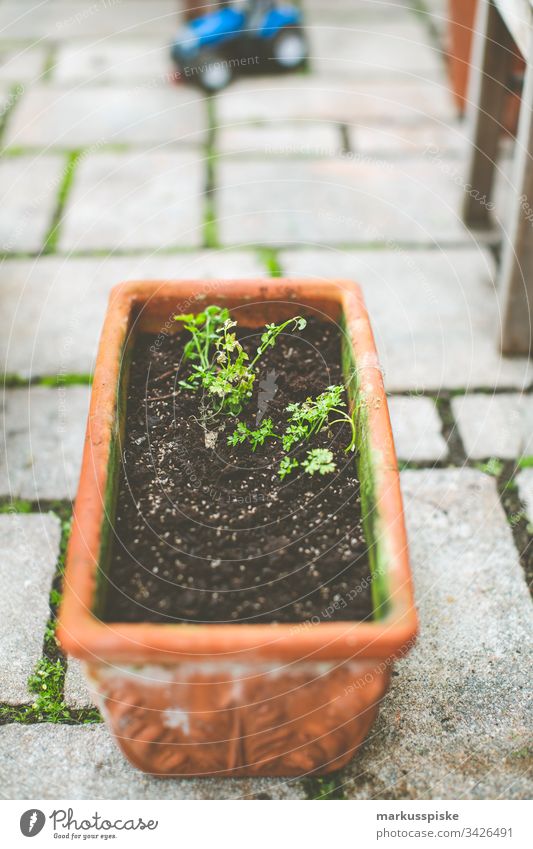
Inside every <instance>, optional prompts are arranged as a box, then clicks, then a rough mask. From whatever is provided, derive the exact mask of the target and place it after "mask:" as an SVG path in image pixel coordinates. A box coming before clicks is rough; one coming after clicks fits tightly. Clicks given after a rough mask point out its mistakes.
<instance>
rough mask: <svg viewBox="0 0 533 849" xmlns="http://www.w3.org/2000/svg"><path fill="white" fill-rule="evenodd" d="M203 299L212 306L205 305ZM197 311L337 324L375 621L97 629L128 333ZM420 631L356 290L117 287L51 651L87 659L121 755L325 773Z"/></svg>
mask: <svg viewBox="0 0 533 849" xmlns="http://www.w3.org/2000/svg"><path fill="white" fill-rule="evenodd" d="M206 297H208V298H209V300H208V301H206ZM206 303H217V304H220V305H223V306H227V307H229V308H230V309H232V308H236V307H238V306H242V305H246V307H247V308H246V310H245V313H246V319H245V321H244V322H243V320H242V318H241V313H239V323H241V322H242V323H244V324H249V325H250V326H254V325H256V326H257V325H261V324H264V323H265V322H267V321H268V322H270V321H278V320H280V319H281V318H284V317H285V318H288V317H290V316H291V315H293V314H294V312H295V305H297V308H296V311H297V312H299V313H304V314H305V313H309V312H311V313H312V312H313V311H319V312H320V314H321V317H322V318H324V317H327V318H329V319H332V320H335V321H339V322H343V323H344V327H345V331H346V338H347V339H348V340H349V341H348V342H347V343H346V346H345V347H346V350H345V351H344V355H345V356H344V362H345V363H346V368H347V369H349V374H351V375H352V377H351V380H350V383H349V390H350V395H351V398H352V403H353V405H354V409H355V410H356V411H357V419H358V428H359V434H360V446H359V450H358V453H357V459H356V461H355V462H357V463H358V467H359V474H358V476H359V479H360V480H361V493H362V509H363V519H364V523H365V534H366V538H367V543H368V545H369V550H370V557H371V566H372V594H373V599H374V607H375V611H377V612H376V613H375V615H374V618H373V620H372V621H367V622H331V621H330V622H327V621H326V622H324V621H320V622H318V623H315V624H313V623H304V624H299V625H297V624H276V625H268V624H267V625H263V624H250V625H247V624H221V625H217V624H214V625H209V624H207V625H187V624H142V623H141V624H124V623H123V624H121V623H119V622H117V623H109V622H103V621H101V620H100V619H99V618H98V617H97V615H96V612H95V611H98V609H99V592H100V582H99V574H100V573H101V570H103V571H104V572H105V570H106V568H107V565H106V564H107V558H108V554H109V548H110V546H109V539H110V533H111V532H112V525H113V515H114V508H115V500H116V486H117V477H118V474H117V473H118V472H119V456H118V454H119V452H118V451H117V444H118V443H119V442H120V434H121V433H122V432H123V428H124V418H125V416H124V403H123V401H124V398H125V387H126V385H127V381H128V357H129V353H130V351H131V347H132V340H133V339H134V338H135V335H136V334H137V333H138V332H139V331H141V330H142V331H149V332H153V333H165V334H168V333H172V332H176V331H177V330H178V329H179V326H178V324H177V322H174V321H173V320H172V316H173V315H174V314H176V313H179V312H183V311H193V312H194V311H195V309H197V311H201V310H202V309H203V308H204V306H205V305H206ZM416 628H417V619H416V613H415V609H414V606H413V595H412V585H411V573H410V568H409V560H408V552H407V541H406V533H405V527H404V518H403V508H402V499H401V494H400V484H399V476H398V469H397V462H396V456H395V451H394V445H393V439H392V434H391V428H390V422H389V415H388V410H387V401H386V397H385V392H384V389H383V382H382V375H381V371H380V368H379V365H378V361H377V356H376V350H375V346H374V340H373V336H372V331H371V329H370V325H369V321H368V317H367V313H366V310H365V307H364V303H363V298H362V295H361V292H360V290H359V289H358V287H357V286H355V285H354V284H352V283H349V282H344V281H334V282H327V283H324V282H319V281H313V280H301V281H295V280H252V281H225V282H221V281H218V282H217V283H216V284H213V282H202V281H186V282H167V281H165V282H158V281H151V282H139V283H128V284H123V285H120V286H118V287H116V288H115V289H114V290H113V292H112V294H111V297H110V303H109V308H108V312H107V317H106V320H105V325H104V329H103V333H102V338H101V341H100V348H99V353H98V359H97V364H96V371H95V376H94V383H93V389H92V400H91V407H90V412H89V420H88V426H87V436H86V442H85V450H84V456H83V465H82V472H81V479H80V484H79V490H78V495H77V499H76V505H75V511H74V522H73V530H72V536H71V539H70V544H69V548H68V555H67V568H66V577H65V594H64V601H63V605H62V608H61V613H60V623H59V638H60V640H61V643H62V646H63V648H64V649H65V650H66V651H67V652H68V653H69V654H70V655H73V656H75V657H78V658H81V659H82V661H84V668H85V672H86V674H87V676H88V679H89V681H90V684H91V687H92V688H93V690H95V691H96V693H97V697H98V701H99V705H100V708H101V710H102V713H103V716H104V717H105V720H106V722H107V724H108V725H109V727H110V729H111V730H112V731H113V733H114V735H115V736H116V738H117V741H118V744H119V745H120V747H121V749H122V751H123V752H124V754H125V755H126V756H127V757H128V758H129V760H130V761H131V762H132V763H133V764H134V765H135V766H137V767H139V768H140V769H142V770H145V771H146V772H149V773H155V774H158V775H174V776H176V775H179V776H190V775H269V776H274V775H297V774H304V773H308V772H310V771H319V772H329V771H331V770H334V769H337V768H339V767H341V766H342V765H343V764H345V763H346V762H347V761H348V760H349V759H350V758H351V757H352V756H353V754H354V752H355V751H356V749H357V747H358V746H359V745H360V744H361V742H362V741H363V739H364V738H365V735H366V734H367V732H368V730H369V728H370V726H371V725H372V722H373V720H374V718H375V716H376V713H377V710H378V706H379V702H380V699H381V698H382V697H383V695H384V693H385V692H386V690H387V687H388V684H389V678H390V671H391V663H392V661H393V660H394V658H395V657H398V656H401V655H403V654H404V653H405V652H406V651H407V650H408V649H409V647H410V646H411V644H412V642H413V640H414V637H415V633H416Z"/></svg>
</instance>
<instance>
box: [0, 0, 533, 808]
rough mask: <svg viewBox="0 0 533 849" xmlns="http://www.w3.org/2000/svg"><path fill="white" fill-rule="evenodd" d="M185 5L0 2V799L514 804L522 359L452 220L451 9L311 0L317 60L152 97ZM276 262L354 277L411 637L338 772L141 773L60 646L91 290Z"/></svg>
mask: <svg viewBox="0 0 533 849" xmlns="http://www.w3.org/2000/svg"><path fill="white" fill-rule="evenodd" d="M176 6H177V4H176V3H175V2H173V0H152V2H150V3H143V2H141V0H120V2H110V0H106V2H104V0H101V2H100V0H96V2H88V0H75V2H74V0H71V2H66V0H49V2H47V3H45V4H38V5H37V4H36V3H35V2H34V0H19V2H16V3H15V2H12V0H0V128H1V133H2V135H1V137H0V145H1V148H2V157H1V158H0V175H1V178H2V185H3V186H4V187H5V188H4V189H3V197H2V204H1V205H0V252H1V253H2V263H1V265H0V360H1V363H2V368H3V371H4V376H5V389H4V392H3V397H2V406H1V408H0V419H1V423H2V429H1V432H2V452H0V510H1V512H2V513H3V514H4V515H0V550H1V551H0V576H1V581H2V590H3V591H2V592H1V593H0V621H1V623H2V624H1V626H0V629H1V630H0V655H1V656H2V658H3V659H2V660H1V661H0V716H1V718H2V722H3V723H4V724H3V726H2V728H1V729H0V758H1V762H2V777H3V782H2V790H1V792H2V793H3V794H4V795H5V796H6V797H12V798H38V797H40V796H43V795H45V796H48V797H49V798H98V797H100V798H241V797H246V798H273V799H274V798H312V797H313V796H315V795H324V794H326V795H327V794H331V795H335V796H342V797H345V798H455V797H465V798H496V797H500V796H501V797H511V798H524V797H529V796H530V795H531V790H532V783H531V765H532V757H531V755H532V750H531V740H530V738H529V739H528V726H529V727H530V726H531V710H532V707H533V705H532V693H531V684H530V679H531V674H530V670H531V660H532V653H533V646H532V638H531V634H532V624H533V616H532V612H531V600H530V597H529V594H528V591H527V584H526V577H527V579H528V580H531V577H532V573H533V557H532V553H531V549H532V546H531V532H532V528H533V443H532V436H531V434H532V433H533V394H532V391H531V387H532V382H533V369H532V366H531V363H530V362H528V361H527V360H525V359H520V358H515V359H505V358H502V357H501V356H500V355H499V353H498V348H497V336H498V323H499V307H498V297H497V292H496V291H495V288H494V269H495V260H494V254H493V251H492V246H493V244H494V242H495V240H496V234H495V232H493V233H488V234H487V233H472V232H470V231H468V230H466V229H465V228H464V227H463V225H462V223H461V221H460V218H459V216H458V210H459V204H460V199H461V194H462V191H463V185H464V172H465V151H466V138H465V133H466V128H465V125H464V124H462V123H460V122H459V121H458V120H457V119H456V116H455V113H454V108H453V103H452V101H451V98H450V96H449V93H448V90H447V83H446V79H445V74H444V65H443V49H444V41H443V39H444V35H445V8H446V4H445V3H444V2H440V0H431V1H430V0H424V2H422V0H421V2H418V0H417V2H415V0H413V2H412V3H410V2H408V0H394V1H393V0H388V2H386V0H375V2H369V0H328V1H327V2H326V0H306V2H305V6H306V10H307V15H308V29H309V34H310V39H311V68H310V71H309V73H305V74H298V75H294V76H291V77H285V78H283V77H257V78H256V77H252V78H248V79H241V80H239V81H238V82H236V83H235V84H234V85H233V86H232V87H231V88H230V89H228V90H227V91H226V92H224V93H222V94H221V95H219V96H217V97H215V98H211V99H210V100H209V101H207V100H206V98H204V97H203V96H202V94H201V93H199V92H198V91H197V90H196V89H193V88H188V87H185V86H175V85H172V84H171V83H170V76H169V72H170V70H171V69H170V68H169V63H168V61H167V47H168V41H169V39H170V38H171V36H172V33H173V31H174V29H175V27H176V25H177V22H178V18H179V14H178V11H177V8H176ZM495 217H496V219H498V217H499V211H498V210H496V215H495ZM279 274H285V275H287V276H302V275H312V276H319V277H320V276H322V277H324V278H329V277H337V278H339V277H344V278H351V279H355V280H358V281H359V283H360V284H361V286H362V288H363V290H364V293H365V297H366V300H367V304H368V307H369V311H370V314H371V318H372V322H373V326H374V331H375V335H376V339H377V343H378V348H379V351H380V357H381V361H382V365H383V368H384V374H385V381H386V385H387V389H388V391H389V393H390V412H391V418H392V422H393V428H394V432H395V436H396V444H397V451H398V455H399V459H400V462H401V464H402V467H403V468H404V471H403V472H402V485H403V491H404V496H405V504H406V514H407V523H408V531H409V539H410V546H411V556H412V562H413V572H414V579H415V589H416V598H417V604H418V608H419V611H420V619H421V635H420V639H419V642H418V644H417V646H416V648H415V649H414V650H413V651H412V653H411V654H410V655H409V656H408V657H407V658H405V659H404V660H403V661H401V662H400V663H398V664H397V667H396V670H395V675H394V678H393V686H392V688H391V691H390V693H389V694H388V695H387V697H386V698H385V700H384V703H383V706H382V711H381V714H380V717H379V720H378V722H377V723H376V725H375V726H374V728H373V730H372V732H371V735H370V738H369V740H368V742H367V743H366V745H365V747H364V749H363V750H362V752H361V753H360V755H359V756H358V757H357V758H356V759H355V760H354V761H353V762H352V764H350V765H349V766H348V767H347V768H346V769H345V770H343V771H342V772H341V773H340V774H337V775H335V776H333V777H332V778H331V779H325V780H322V781H319V780H317V779H312V780H310V779H304V778H302V779H298V780H291V781H283V780H274V779H273V780H226V779H224V780H222V779H221V780H214V779H213V780H200V781H185V780H182V781H174V780H171V781H160V780H157V779H154V778H151V777H147V776H144V775H142V774H141V773H139V772H137V771H136V770H134V769H133V768H132V767H130V766H129V765H128V764H127V763H126V762H125V761H124V759H123V758H122V756H121V755H120V754H119V753H118V751H117V750H116V748H115V746H114V744H113V743H112V741H111V740H110V738H109V735H108V734H107V731H106V729H105V727H104V726H103V725H101V724H99V722H98V716H97V714H96V712H95V710H94V708H93V705H92V699H91V695H90V693H89V692H88V691H87V688H86V686H85V683H84V681H83V677H82V675H81V671H80V669H79V666H78V665H77V664H76V663H75V662H70V663H68V665H67V664H66V662H65V660H64V659H63V658H62V656H61V655H60V654H59V653H58V649H57V646H56V644H55V641H54V636H53V626H54V617H55V612H56V609H57V603H58V600H59V592H60V580H61V570H62V564H63V555H64V545H65V542H66V539H67V537H68V529H69V516H70V508H71V499H72V497H73V495H74V493H75V490H76V482H77V475H78V470H79V461H80V454H81V447H82V442H83V431H84V426H85V417H86V411H87V404H88V397H89V386H88V384H89V382H90V374H91V372H92V369H93V363H94V357H95V352H96V347H97V342H98V335H99V331H100V327H101V323H102V318H103V315H104V311H105V305H106V299H107V295H108V292H109V290H110V288H111V287H112V286H113V285H114V284H115V283H117V282H118V281H121V280H125V279H135V278H146V277H148V276H149V277H166V278H169V277H181V278H187V277H189V278H190V277H210V278H223V277H231V276H233V277H235V276H240V277H250V276H265V277H267V276H269V275H279ZM35 673H37V674H35ZM45 682H46V689H44V688H43V683H45Z"/></svg>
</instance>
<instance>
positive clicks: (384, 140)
mask: <svg viewBox="0 0 533 849" xmlns="http://www.w3.org/2000/svg"><path fill="white" fill-rule="evenodd" d="M348 136H349V139H350V149H351V150H352V151H353V152H354V154H356V155H357V154H361V155H364V156H370V157H376V156H400V157H401V156H409V155H411V156H421V155H422V156H427V155H428V152H431V151H433V152H435V151H438V152H439V153H440V154H441V156H442V157H443V159H444V160H445V162H446V163H448V157H458V156H461V157H463V159H464V161H466V156H467V152H468V145H469V136H468V128H467V126H466V124H465V123H464V122H459V121H457V122H448V123H445V124H444V123H440V122H432V121H425V122H420V123H417V124H412V123H405V124H402V125H398V124H392V125H390V126H386V125H377V124H374V125H369V124H367V125H364V124H363V125H361V124H357V123H354V124H352V125H351V126H350V127H349V128H348ZM459 176H460V172H459Z"/></svg>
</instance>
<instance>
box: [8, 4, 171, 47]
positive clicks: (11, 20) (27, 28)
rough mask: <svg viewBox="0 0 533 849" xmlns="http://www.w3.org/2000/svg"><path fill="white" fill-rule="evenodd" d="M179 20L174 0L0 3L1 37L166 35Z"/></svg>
mask: <svg viewBox="0 0 533 849" xmlns="http://www.w3.org/2000/svg"><path fill="white" fill-rule="evenodd" d="M178 19H179V7H178V6H177V4H176V3H174V2H173V0H150V3H139V2H136V1H134V0H117V2H108V0H79V2H75V3H73V2H72V0H54V2H46V3H35V0H8V2H3V3H1V4H0V31H1V32H2V37H3V38H4V39H25V40H28V39H32V40H36V41H37V40H41V39H45V40H51V41H57V40H58V39H72V38H85V39H87V38H93V37H97V36H102V37H104V38H105V37H108V36H109V34H110V33H113V35H115V36H116V35H124V36H131V35H141V36H143V35H144V36H147V35H154V34H161V35H165V36H167V37H168V35H169V32H170V33H172V31H173V29H174V27H175V26H176V22H177V21H178Z"/></svg>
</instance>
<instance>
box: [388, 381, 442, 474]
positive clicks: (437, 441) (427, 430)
mask: <svg viewBox="0 0 533 849" xmlns="http://www.w3.org/2000/svg"><path fill="white" fill-rule="evenodd" d="M388 405H389V413H390V417H391V422H392V431H393V434H394V443H395V445H396V454H397V456H398V459H400V460H404V461H408V462H412V463H415V462H424V461H431V460H433V461H439V460H444V459H445V458H446V455H447V453H448V449H447V447H446V442H445V440H444V437H443V436H442V423H441V420H440V417H439V414H438V412H437V408H436V406H435V403H434V402H433V401H432V400H431V398H407V397H403V396H401V395H397V396H392V397H390V398H388Z"/></svg>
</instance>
